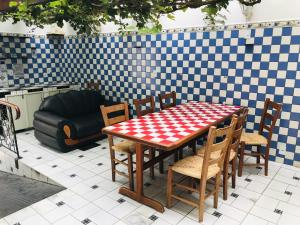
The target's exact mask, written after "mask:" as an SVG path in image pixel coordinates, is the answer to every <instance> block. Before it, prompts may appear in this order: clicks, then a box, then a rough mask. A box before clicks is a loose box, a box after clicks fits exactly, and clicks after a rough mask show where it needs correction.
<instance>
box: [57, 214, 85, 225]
mask: <svg viewBox="0 0 300 225" xmlns="http://www.w3.org/2000/svg"><path fill="white" fill-rule="evenodd" d="M53 225H82V223H81V222H80V221H78V220H76V219H75V218H74V217H72V216H66V217H64V218H63V219H60V220H58V221H57V222H55V223H53Z"/></svg>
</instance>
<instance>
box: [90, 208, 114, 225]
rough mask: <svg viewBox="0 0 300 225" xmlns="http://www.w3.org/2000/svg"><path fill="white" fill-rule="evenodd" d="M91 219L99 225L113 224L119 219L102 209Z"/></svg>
mask: <svg viewBox="0 0 300 225" xmlns="http://www.w3.org/2000/svg"><path fill="white" fill-rule="evenodd" d="M89 219H90V220H91V221H92V222H93V223H95V224H97V225H112V224H115V223H116V222H118V219H117V218H116V217H114V216H112V215H111V214H109V213H107V212H105V211H104V210H100V211H99V212H98V213H96V214H94V215H91V216H90V217H89Z"/></svg>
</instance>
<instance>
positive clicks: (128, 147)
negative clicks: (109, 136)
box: [112, 141, 135, 153]
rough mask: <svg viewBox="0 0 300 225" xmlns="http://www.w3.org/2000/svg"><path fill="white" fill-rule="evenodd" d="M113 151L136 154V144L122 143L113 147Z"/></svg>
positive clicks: (130, 142)
mask: <svg viewBox="0 0 300 225" xmlns="http://www.w3.org/2000/svg"><path fill="white" fill-rule="evenodd" d="M112 150H114V151H117V152H124V153H135V142H132V141H122V142H119V143H117V144H114V145H113V146H112Z"/></svg>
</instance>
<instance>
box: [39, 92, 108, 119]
mask: <svg viewBox="0 0 300 225" xmlns="http://www.w3.org/2000/svg"><path fill="white" fill-rule="evenodd" d="M104 103H105V98H104V97H103V96H101V94H100V92H99V91H91V90H83V91H69V92H66V93H61V94H57V95H54V96H51V97H48V98H46V99H45V100H44V101H43V103H42V104H41V106H40V111H47V112H51V113H54V114H56V115H59V116H62V117H65V118H73V117H78V116H81V115H86V114H89V113H95V112H97V111H99V108H100V105H102V104H104Z"/></svg>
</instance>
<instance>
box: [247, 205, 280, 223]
mask: <svg viewBox="0 0 300 225" xmlns="http://www.w3.org/2000/svg"><path fill="white" fill-rule="evenodd" d="M250 213H251V214H253V215H255V216H257V217H259V218H261V219H265V220H267V221H269V222H272V223H277V221H278V220H279V218H280V215H279V214H277V213H275V212H274V211H272V210H269V209H264V208H261V207H258V206H254V207H253V208H252V210H251V211H250Z"/></svg>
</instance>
